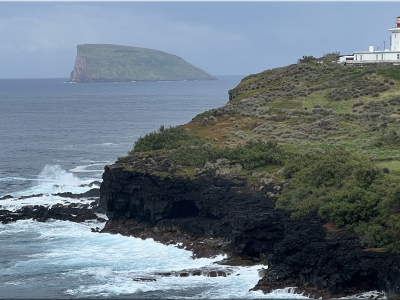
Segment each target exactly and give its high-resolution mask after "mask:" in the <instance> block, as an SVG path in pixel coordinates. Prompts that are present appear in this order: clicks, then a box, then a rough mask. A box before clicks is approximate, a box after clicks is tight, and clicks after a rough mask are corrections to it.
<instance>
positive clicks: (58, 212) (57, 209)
mask: <svg viewBox="0 0 400 300" xmlns="http://www.w3.org/2000/svg"><path fill="white" fill-rule="evenodd" d="M52 195H53V196H60V197H64V198H71V199H82V198H85V199H88V200H91V202H90V203H77V202H72V203H69V202H68V201H66V203H65V204H62V203H57V204H54V205H25V206H22V207H21V208H18V209H15V210H11V209H4V208H3V207H2V206H1V203H2V202H1V200H7V199H13V197H12V196H11V195H7V196H4V197H2V198H0V222H1V223H3V224H7V223H9V222H15V221H18V220H27V219H33V220H35V221H38V222H46V221H48V220H49V219H54V220H61V221H71V222H77V223H81V222H85V221H87V220H97V221H99V222H105V221H106V220H105V219H104V218H102V217H99V216H98V215H97V214H96V213H98V214H99V213H104V211H103V210H102V209H101V208H100V206H99V189H98V188H92V189H90V190H89V191H87V192H85V193H81V194H73V193H70V192H67V193H56V194H52ZM40 196H43V195H42V194H39V195H29V196H22V197H20V198H17V199H16V200H25V199H29V198H33V197H40ZM92 231H96V228H93V230H92Z"/></svg>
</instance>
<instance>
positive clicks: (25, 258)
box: [0, 76, 301, 299]
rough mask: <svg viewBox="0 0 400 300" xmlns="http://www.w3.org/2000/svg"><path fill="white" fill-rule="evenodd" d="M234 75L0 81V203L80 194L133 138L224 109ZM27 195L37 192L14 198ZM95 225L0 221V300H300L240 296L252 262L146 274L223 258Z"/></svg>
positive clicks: (253, 270)
mask: <svg viewBox="0 0 400 300" xmlns="http://www.w3.org/2000/svg"><path fill="white" fill-rule="evenodd" d="M241 78H242V76H219V77H218V80H217V81H182V82H129V83H88V84H72V83H68V80H67V79H24V80H22V79H21V80H0V120H1V124H0V197H2V196H4V195H12V196H13V197H14V198H13V199H8V200H2V201H0V205H1V207H2V208H5V209H16V208H18V207H21V206H23V205H27V204H45V205H51V204H54V203H62V202H63V201H66V199H63V198H61V197H58V196H52V195H51V194H52V193H56V192H60V191H65V192H67V191H70V192H73V193H81V192H84V191H86V190H88V189H89V188H88V187H85V186H83V187H82V185H83V184H88V183H90V182H92V181H95V180H97V181H101V175H102V172H103V168H104V165H106V164H111V163H113V162H114V161H115V160H116V159H117V158H118V157H119V156H124V155H126V154H127V152H128V151H129V150H131V148H132V146H133V143H134V141H135V140H136V139H137V138H138V137H139V136H142V135H144V134H146V133H148V132H151V131H154V130H157V129H158V128H159V127H160V125H164V126H166V127H168V126H174V125H178V124H184V123H187V122H188V121H190V120H191V119H192V118H193V117H195V116H196V115H197V114H199V113H201V112H203V111H205V110H208V109H211V108H215V107H219V106H222V105H224V104H225V103H227V102H228V93H227V92H228V90H229V89H231V88H233V87H235V86H236V85H237V84H238V83H239V82H240V79H241ZM32 194H43V195H42V196H37V197H33V198H29V199H25V200H17V199H16V198H17V197H19V196H27V195H32ZM67 200H68V201H71V199H67ZM76 201H84V200H79V199H78V200H76ZM1 207H0V209H1ZM95 226H99V227H101V226H102V225H101V224H100V223H95V222H86V223H83V224H77V223H73V222H68V221H48V222H46V223H40V222H35V221H32V220H24V221H17V222H15V223H9V224H0V298H24V299H26V298H41V299H43V298H52V299H54V298H265V297H266V298H293V297H298V298H301V296H295V295H293V294H290V293H288V292H287V291H278V292H275V293H272V294H269V295H263V294H261V293H260V292H249V289H250V288H251V287H253V286H254V285H255V284H256V283H257V281H258V279H259V278H258V272H257V269H258V268H260V266H253V267H235V268H233V271H234V273H233V274H232V275H231V276H228V277H205V276H189V277H184V278H183V277H157V276H156V275H154V273H155V272H164V271H178V270H182V269H188V268H200V267H207V266H212V264H213V262H215V261H217V260H220V259H222V258H223V257H217V258H214V259H196V260H193V259H192V258H191V253H190V252H188V251H185V250H181V249H178V248H176V247H174V246H165V245H161V244H159V243H156V242H154V241H152V240H145V241H143V240H141V239H136V238H132V237H124V236H121V235H110V234H105V233H102V234H99V233H92V232H91V231H90V228H91V227H95ZM136 277H151V278H154V279H156V281H148V282H145V281H142V282H140V281H134V280H133V279H134V278H136Z"/></svg>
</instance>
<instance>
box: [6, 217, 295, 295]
mask: <svg viewBox="0 0 400 300" xmlns="http://www.w3.org/2000/svg"><path fill="white" fill-rule="evenodd" d="M88 227H89V226H88V224H79V223H73V222H66V221H51V222H46V223H40V222H34V221H32V220H23V221H18V222H16V223H13V224H12V225H10V224H6V226H5V227H3V228H2V231H1V232H3V233H4V231H7V233H8V234H10V235H15V236H16V235H17V234H18V233H29V232H35V233H39V234H40V237H39V238H40V239H41V240H42V241H43V242H42V243H40V244H39V246H37V247H41V248H40V253H33V254H32V255H28V256H26V257H27V259H26V260H22V261H19V262H18V265H16V266H12V267H10V268H8V269H7V271H4V270H3V271H2V270H0V275H1V274H2V272H3V274H4V272H7V274H9V275H10V274H11V275H12V274H36V273H37V274H42V273H43V274H46V276H47V277H46V278H52V276H53V275H55V274H58V275H57V276H60V275H59V274H64V275H63V276H65V280H66V281H68V280H79V282H81V284H79V285H78V286H74V287H73V288H71V287H70V288H68V287H66V288H65V290H64V293H65V294H66V295H67V294H68V295H73V296H78V297H97V296H100V295H103V296H107V297H115V296H118V295H124V294H125V295H128V294H133V293H137V292H142V293H146V292H154V293H159V294H160V295H162V293H163V291H169V293H171V297H174V298H179V297H188V296H189V295H188V294H187V293H194V294H193V295H192V296H196V297H201V298H271V296H269V295H264V294H262V293H261V292H249V289H251V288H252V287H254V285H255V284H256V283H257V281H258V279H259V277H258V271H257V270H258V269H259V268H260V267H261V266H252V267H229V268H230V269H231V270H233V274H232V275H230V276H227V277H206V276H189V277H175V276H171V277H162V276H159V275H156V274H155V273H157V272H168V271H179V270H184V269H192V268H204V267H206V268H207V267H210V268H215V267H216V266H217V265H215V264H213V263H214V262H215V261H218V260H221V259H223V256H218V257H216V258H213V259H207V258H201V259H192V253H191V252H189V251H186V250H183V249H178V248H176V247H175V246H173V245H169V246H166V245H162V244H160V243H157V242H154V241H153V240H152V239H147V240H141V239H137V238H133V237H125V236H121V235H111V234H106V233H92V232H90V229H89V228H88ZM36 244H37V242H36V243H35V245H36ZM27 246H29V244H27ZM36 250H37V249H36ZM218 267H221V268H225V267H226V266H218ZM35 276H37V275H35ZM57 276H55V277H57ZM137 277H142V278H143V277H144V278H154V279H156V281H134V280H133V279H134V278H137ZM73 278H75V279H73ZM48 280H50V282H49V284H51V283H52V282H51V280H52V279H48ZM54 280H55V279H54ZM15 281H16V279H15ZM19 281H20V280H19ZM7 282H8V283H7V284H13V282H14V281H13V280H9V281H7ZM0 285H1V284H0ZM185 295H186V296H185ZM283 295H285V294H283ZM274 296H276V295H274ZM293 296H294V295H292V294H291V295H290V297H291V298H293ZM282 298H284V297H282Z"/></svg>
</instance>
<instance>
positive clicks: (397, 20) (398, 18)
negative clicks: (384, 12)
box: [396, 16, 400, 27]
mask: <svg viewBox="0 0 400 300" xmlns="http://www.w3.org/2000/svg"><path fill="white" fill-rule="evenodd" d="M396 25H397V26H396V27H400V16H397V18H396Z"/></svg>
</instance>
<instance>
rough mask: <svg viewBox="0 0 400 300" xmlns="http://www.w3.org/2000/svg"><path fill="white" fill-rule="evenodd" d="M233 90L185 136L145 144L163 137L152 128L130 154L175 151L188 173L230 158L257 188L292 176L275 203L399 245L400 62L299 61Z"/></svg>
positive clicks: (371, 240)
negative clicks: (374, 64) (361, 64)
mask: <svg viewBox="0 0 400 300" xmlns="http://www.w3.org/2000/svg"><path fill="white" fill-rule="evenodd" d="M229 95H230V101H229V103H227V104H226V105H225V106H223V107H220V108H218V109H213V110H210V111H207V112H204V113H202V114H200V115H198V116H196V117H195V118H194V119H193V120H192V121H191V122H189V123H188V124H186V125H184V126H183V127H184V128H185V129H186V130H187V131H188V132H189V134H187V136H186V135H185V134H184V135H185V138H178V139H177V140H176V141H174V142H173V143H170V144H168V145H167V147H165V143H164V144H163V143H161V144H158V146H154V145H155V144H153V145H150V144H147V145H146V143H147V142H148V141H149V140H150V138H149V137H150V135H151V136H152V137H153V138H154V137H156V136H163V135H164V134H165V133H163V132H158V133H153V134H150V135H148V136H146V137H143V138H142V139H140V140H139V141H138V142H137V143H136V145H141V146H143V145H144V147H142V148H141V149H139V147H136V146H135V147H136V148H137V149H134V150H133V151H132V154H133V153H135V152H136V151H139V150H141V151H143V150H150V152H151V153H153V154H156V153H159V155H166V156H169V157H171V158H172V159H173V160H175V161H176V162H177V163H179V164H181V165H182V168H181V171H180V172H178V173H177V174H180V175H190V176H191V175H193V174H194V173H196V172H198V171H199V169H201V168H203V166H204V162H205V161H207V160H208V161H212V162H215V161H216V159H218V158H222V157H225V158H228V159H229V160H231V161H232V162H234V163H236V162H239V163H240V164H242V165H243V166H245V167H244V168H243V169H242V170H238V171H237V172H236V173H237V175H241V176H245V177H246V178H248V180H249V184H251V185H253V186H254V188H260V187H262V186H263V185H265V184H268V183H279V182H282V181H284V182H285V184H284V186H285V187H284V189H283V192H282V194H281V195H278V194H279V193H277V194H276V195H275V196H277V206H278V207H281V208H284V209H289V210H292V211H293V212H294V216H297V217H301V216H303V215H306V214H308V213H311V212H314V211H315V212H318V213H319V215H320V216H321V217H323V218H324V219H326V221H332V220H333V221H335V222H336V224H337V225H338V226H347V227H348V228H350V229H352V230H354V231H356V232H358V233H359V234H360V235H361V236H363V237H364V239H365V242H366V244H368V245H369V246H370V247H386V248H387V249H389V250H392V251H396V252H398V251H399V250H400V244H399V242H397V241H399V240H400V187H397V182H398V179H399V176H400V148H399V145H400V137H399V136H398V133H400V67H398V66H391V67H386V68H376V67H368V68H360V67H351V66H347V67H342V66H338V65H326V64H324V65H322V64H314V63H309V64H296V65H290V66H287V67H284V68H278V69H273V70H267V71H264V72H262V73H259V74H254V75H250V76H247V77H246V78H244V79H243V80H242V81H241V83H240V84H239V85H238V86H237V87H236V88H234V89H232V90H230V91H229ZM255 141H261V142H266V143H271V142H276V143H277V145H278V147H275V146H274V145H273V144H268V146H265V147H264V146H262V147H260V146H257V142H255ZM191 145H193V147H190V146H191ZM201 145H203V146H201ZM271 145H272V146H271ZM181 147H185V148H184V149H182V148H181ZM174 148H177V150H172V151H169V152H168V151H165V150H162V149H166V150H168V149H174ZM238 148H240V149H241V150H240V151H239V150H234V149H238ZM189 149H190V150H189ZM205 149H207V150H205ZM161 153H162V154H161ZM188 153H189V154H188ZM238 153H239V154H238ZM201 157H203V158H205V160H204V159H203V160H202V159H200V158H201ZM282 167H283V168H282ZM196 168H198V169H196ZM383 170H384V171H383ZM388 173H389V174H388ZM271 196H272V197H273V196H274V195H271Z"/></svg>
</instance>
